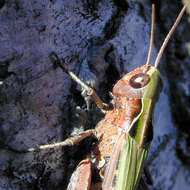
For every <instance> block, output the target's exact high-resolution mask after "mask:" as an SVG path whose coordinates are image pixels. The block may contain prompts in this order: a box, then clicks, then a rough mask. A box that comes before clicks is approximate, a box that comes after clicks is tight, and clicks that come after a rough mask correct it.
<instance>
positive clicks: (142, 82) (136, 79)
mask: <svg viewBox="0 0 190 190" xmlns="http://www.w3.org/2000/svg"><path fill="white" fill-rule="evenodd" d="M149 81H150V77H149V75H147V74H145V73H138V74H136V75H134V76H132V77H131V79H130V81H129V84H130V85H131V86H132V87H133V88H142V87H144V86H146V85H147V84H148V83H149Z"/></svg>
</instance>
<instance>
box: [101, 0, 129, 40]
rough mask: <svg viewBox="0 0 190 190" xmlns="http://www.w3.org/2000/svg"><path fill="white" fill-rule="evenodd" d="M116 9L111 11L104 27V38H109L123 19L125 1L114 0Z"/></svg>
mask: <svg viewBox="0 0 190 190" xmlns="http://www.w3.org/2000/svg"><path fill="white" fill-rule="evenodd" d="M113 2H114V5H115V6H116V10H114V11H113V14H112V16H111V18H110V19H109V20H108V22H107V23H106V25H105V27H104V39H105V40H111V39H112V38H114V37H115V35H116V34H117V32H118V30H119V27H120V25H121V23H122V20H123V19H124V16H125V14H126V12H127V10H128V3H127V1H122V0H119V1H117V0H114V1H113Z"/></svg>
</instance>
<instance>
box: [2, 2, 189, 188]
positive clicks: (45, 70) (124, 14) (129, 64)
mask: <svg viewBox="0 0 190 190" xmlns="http://www.w3.org/2000/svg"><path fill="white" fill-rule="evenodd" d="M181 8H182V5H181V4H180V3H178V1H177V0H175V1H172V2H171V1H169V0H167V1H163V2H161V1H157V4H156V23H157V24H156V30H155V46H154V49H153V58H152V63H153V61H154V59H155V57H156V55H157V52H158V50H159V47H160V45H161V43H162V41H163V40H164V37H165V36H166V34H167V32H168V31H169V28H170V27H171V26H172V24H173V22H174V20H175V18H176V17H177V15H178V13H179V12H180V9H181ZM150 22H151V2H150V1H148V0H144V1H133V0H130V1H125V0H120V1H117V0H105V1H99V0H95V1H91V0H83V1H82V0H81V1H80V0H73V1H70V0H64V1H61V0H45V1H36V0H31V1H26V0H22V1H19V0H6V1H3V0H0V26H1V27H0V79H1V81H3V85H0V106H1V109H0V136H1V138H0V189H2V190H3V189H9V190H17V189H18V190H21V189H66V186H67V183H68V181H69V178H70V175H71V173H72V172H73V170H74V168H75V167H76V164H77V163H78V162H79V161H80V160H81V159H82V158H84V157H85V155H86V154H87V152H90V150H89V149H90V147H89V145H88V144H89V143H90V141H91V139H87V140H85V141H84V142H82V143H80V144H79V145H75V146H74V147H69V148H64V149H57V150H48V151H40V152H36V153H25V152H24V151H25V150H27V149H28V148H30V147H35V146H36V145H38V144H47V143H53V142H58V141H61V140H63V139H65V138H67V137H69V136H70V135H73V134H77V133H79V132H81V131H83V130H85V129H87V128H93V127H95V125H96V123H97V122H98V121H99V120H100V119H101V118H102V117H103V115H102V114H101V113H100V111H99V110H98V109H97V107H96V106H95V105H94V104H93V105H92V110H91V111H90V113H89V114H88V119H87V121H86V122H85V123H84V118H86V117H87V116H86V114H85V113H84V112H82V111H81V110H80V109H79V107H80V108H85V101H84V100H83V97H82V96H81V95H80V86H79V85H77V84H76V83H75V82H74V81H72V80H71V79H70V77H69V76H68V75H67V74H66V73H64V72H62V70H61V69H60V68H55V67H54V66H53V62H52V61H51V60H50V58H49V57H50V55H51V54H52V52H55V53H56V54H57V55H58V57H59V58H60V60H61V61H62V64H63V65H64V66H65V68H66V69H68V70H72V71H74V72H75V73H76V74H77V75H78V76H79V77H80V78H81V79H82V80H84V81H86V82H88V83H91V84H93V86H94V87H95V88H96V89H97V92H98V94H99V95H100V97H101V98H102V99H103V100H104V101H105V102H108V101H109V100H110V98H109V95H108V92H109V91H111V89H112V87H113V84H114V83H115V82H116V81H117V80H118V79H119V78H120V77H121V76H123V75H124V74H125V73H126V72H129V71H131V70H133V69H134V68H136V67H138V66H140V65H142V64H144V63H145V62H146V57H147V52H148V46H149V38H150ZM189 30H190V25H189V24H188V22H187V19H186V16H185V17H184V18H183V20H182V22H181V24H180V26H179V27H178V29H177V30H176V32H175V35H174V36H173V37H172V39H171V41H170V43H169V44H168V47H167V50H166V51H165V53H164V56H163V58H162V61H161V64H160V66H159V68H160V71H161V73H162V75H163V80H164V89H163V93H162V94H161V97H160V100H159V102H158V104H157V106H156V110H155V118H154V126H155V130H154V140H153V143H152V146H151V151H150V155H149V158H148V163H147V164H148V167H149V170H150V173H151V175H152V179H153V182H154V184H153V186H150V187H149V188H150V189H155V190H169V189H170V190H178V189H179V188H181V189H183V190H187V189H189V185H190V169H189V167H190V161H189V160H190V129H189V123H190V122H189V120H190V119H189V118H190V117H189V115H190V103H189V102H190V99H189V97H190V82H189V78H190V77H189V75H190V74H189V73H190V58H189V55H188V52H187V49H186V42H188V41H190V36H189ZM77 106H79V107H77Z"/></svg>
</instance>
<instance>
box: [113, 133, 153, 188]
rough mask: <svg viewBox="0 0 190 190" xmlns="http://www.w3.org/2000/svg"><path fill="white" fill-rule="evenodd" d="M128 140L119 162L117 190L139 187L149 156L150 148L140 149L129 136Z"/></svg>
mask: <svg viewBox="0 0 190 190" xmlns="http://www.w3.org/2000/svg"><path fill="white" fill-rule="evenodd" d="M126 138H127V141H126V144H125V146H124V147H123V150H122V153H121V159H120V161H119V170H118V171H119V173H118V177H117V180H116V181H117V182H116V186H115V188H114V189H116V190H135V189H136V188H137V187H138V184H139V180H140V177H141V173H142V169H143V167H144V164H145V162H146V158H147V155H148V149H149V148H145V147H139V146H138V144H137V143H136V142H135V140H134V139H133V138H131V137H130V136H129V135H127V137H126Z"/></svg>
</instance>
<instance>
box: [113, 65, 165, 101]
mask: <svg viewBox="0 0 190 190" xmlns="http://www.w3.org/2000/svg"><path fill="white" fill-rule="evenodd" d="M146 67H147V66H146V65H143V66H141V67H138V68H137V69H135V70H134V71H132V72H130V73H127V74H126V75H124V76H123V78H122V79H120V80H119V81H118V82H117V83H116V84H115V86H114V87H113V95H115V96H125V97H128V98H137V99H141V98H154V96H155V95H156V96H157V95H159V94H160V92H161V90H162V86H163V84H162V80H161V76H160V72H159V71H158V70H157V68H155V67H154V66H151V65H148V67H147V68H146ZM145 70H146V71H145Z"/></svg>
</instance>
